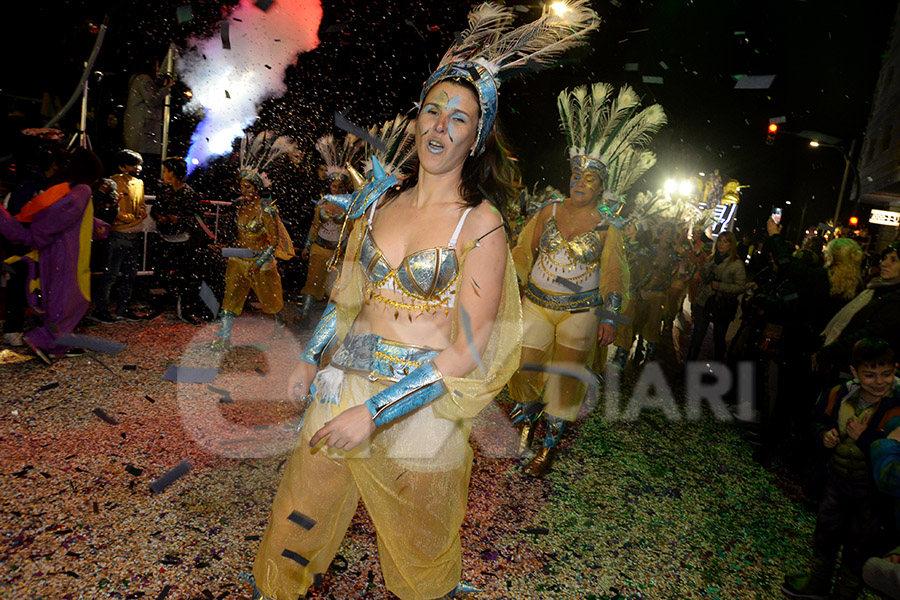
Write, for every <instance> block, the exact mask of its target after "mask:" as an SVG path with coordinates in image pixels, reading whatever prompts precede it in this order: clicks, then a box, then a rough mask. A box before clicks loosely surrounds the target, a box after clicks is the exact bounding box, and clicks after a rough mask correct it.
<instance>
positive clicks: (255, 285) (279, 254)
mask: <svg viewBox="0 0 900 600" xmlns="http://www.w3.org/2000/svg"><path fill="white" fill-rule="evenodd" d="M293 147H294V146H293V143H292V142H291V141H290V140H289V139H288V138H286V137H280V138H277V139H276V138H275V136H274V135H273V134H271V133H270V132H263V133H260V134H258V135H257V136H256V138H255V139H254V140H252V141H251V142H249V143H248V140H247V138H244V141H243V143H242V145H241V197H240V198H239V199H238V201H237V214H236V217H235V219H236V225H237V243H236V246H237V247H238V248H243V249H246V250H248V252H247V253H246V254H247V255H246V256H231V257H229V258H228V266H227V268H226V270H225V297H224V299H223V300H222V312H221V317H222V327H221V329H220V330H219V331H218V332H216V335H217V336H219V339H218V340H216V341H215V342H213V348H215V349H227V348H228V347H230V345H231V328H232V325H233V323H234V318H235V317H236V316H239V315H240V314H241V312H242V311H243V309H244V302H245V301H246V300H247V294H248V293H249V292H250V290H251V289H252V290H253V291H254V292H255V293H256V297H257V298H258V299H259V303H260V304H261V305H262V309H263V312H264V313H266V314H269V315H274V316H275V327H276V333H277V332H278V331H279V330H280V329H281V328H283V327H284V320H283V319H282V316H281V309H282V308H283V306H284V300H283V297H282V293H281V276H280V275H279V274H278V267H277V263H276V259H282V260H287V259H290V258H291V257H293V256H294V248H293V245H292V243H291V238H290V236H289V235H288V232H287V230H286V229H285V227H284V225H283V224H282V222H281V219H280V218H279V216H278V210H277V209H276V208H275V204H274V202H273V200H272V197H271V192H270V191H269V187H270V182H269V180H268V177H267V176H266V174H265V171H264V169H265V168H266V167H267V166H268V165H269V164H271V162H272V161H273V160H274V159H275V158H277V157H278V156H281V155H282V154H284V153H286V152H289V151H291V150H292V149H293Z"/></svg>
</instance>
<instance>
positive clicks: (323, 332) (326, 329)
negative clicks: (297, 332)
mask: <svg viewBox="0 0 900 600" xmlns="http://www.w3.org/2000/svg"><path fill="white" fill-rule="evenodd" d="M336 331H337V307H336V306H335V305H334V303H333V302H332V303H329V304H328V306H326V307H325V312H324V313H323V314H322V318H321V319H319V324H318V325H316V331H315V333H313V335H312V338H310V340H309V343H308V344H306V349H305V350H304V351H303V353H302V354H301V355H300V360H302V361H304V362H308V363H310V364H312V365H316V366H318V365H319V361H320V360H322V355H323V354H325V350H327V349H328V346H329V345H330V344H331V341H332V340H333V339H334V335H335V332H336Z"/></svg>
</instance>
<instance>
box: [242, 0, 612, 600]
mask: <svg viewBox="0 0 900 600" xmlns="http://www.w3.org/2000/svg"><path fill="white" fill-rule="evenodd" d="M569 7H570V8H571V10H570V11H569V12H567V13H566V16H567V18H566V19H565V20H563V19H561V18H560V17H557V16H556V13H552V12H549V10H547V11H545V12H544V14H543V16H542V17H541V18H540V20H539V21H538V22H536V23H532V24H529V25H526V26H523V27H522V28H518V29H515V30H510V29H511V28H510V22H511V21H512V18H513V15H514V13H513V12H512V9H511V8H507V7H501V6H497V5H494V4H491V3H483V4H481V5H479V7H478V8H476V9H475V10H474V11H473V12H472V13H471V14H470V15H469V28H468V29H467V30H466V31H465V32H463V33H462V34H461V36H460V39H459V41H458V42H457V43H456V44H455V45H454V46H453V47H452V48H451V49H450V51H449V52H448V53H447V54H446V55H445V57H444V59H443V60H442V61H441V64H440V65H439V67H438V69H437V71H435V72H434V73H433V74H432V75H431V77H430V78H429V79H428V81H427V83H426V84H425V86H424V89H423V92H422V96H421V98H420V110H419V115H418V118H417V120H416V124H415V136H416V149H417V152H418V159H419V166H418V172H417V173H416V174H415V175H413V176H412V177H409V178H407V179H405V180H404V181H403V182H402V183H401V184H400V187H399V189H392V188H394V186H395V184H396V182H397V181H398V180H397V178H396V176H390V177H388V176H387V175H386V174H384V173H381V172H380V169H379V168H378V167H376V168H375V175H376V179H375V181H374V182H373V183H370V184H369V185H368V186H366V187H365V188H363V189H362V190H360V191H358V192H357V194H355V195H354V203H353V204H352V205H351V207H350V209H349V210H348V217H349V218H350V219H353V218H357V222H356V223H355V226H354V229H353V232H352V234H351V237H350V242H349V244H348V247H347V255H346V258H345V260H344V263H343V269H342V273H341V278H340V280H339V283H338V286H337V288H336V289H337V291H336V292H335V294H334V296H333V302H332V303H331V304H329V306H328V307H327V309H326V312H325V315H324V316H323V318H322V320H321V321H320V322H319V325H318V327H317V328H316V331H315V334H314V336H313V339H312V340H311V342H310V344H309V345H308V346H307V348H306V350H305V351H304V353H303V355H302V361H301V362H300V364H299V366H298V368H297V369H296V370H295V372H294V373H293V375H292V376H291V378H290V382H289V386H290V388H289V393H290V394H291V396H293V397H295V398H302V397H304V396H305V395H306V393H307V390H308V389H309V388H310V382H311V381H312V380H313V378H314V377H315V381H314V382H313V386H312V387H313V392H312V395H313V398H312V400H311V402H310V404H309V406H308V408H307V411H306V413H305V415H304V423H303V427H302V430H301V434H300V442H299V445H298V447H297V449H296V450H295V451H294V454H293V455H292V457H291V459H290V460H289V461H288V464H287V466H286V467H285V475H284V478H283V480H282V482H281V485H280V486H279V489H278V493H277V495H276V497H275V503H274V507H273V514H272V520H271V522H270V524H269V527H268V529H267V531H266V533H265V535H264V537H263V540H262V545H261V548H260V551H259V554H258V555H257V558H256V563H255V565H254V576H255V580H256V585H257V586H258V588H259V590H260V591H261V594H262V595H264V596H265V597H266V598H272V599H275V600H288V599H291V600H293V599H294V598H296V597H297V596H298V595H303V594H304V593H305V592H306V591H307V589H308V588H309V587H310V585H311V584H312V583H313V581H314V577H315V575H316V574H320V573H323V572H324V571H325V570H326V569H327V568H328V565H329V564H330V562H331V560H332V558H333V556H334V554H335V552H336V551H337V549H338V546H339V545H340V543H341V540H342V538H343V536H344V532H345V531H346V529H347V526H348V524H349V523H350V519H351V518H352V516H353V514H354V512H355V511H356V507H357V503H358V501H359V499H360V498H362V499H363V501H364V502H365V506H366V509H367V511H368V512H369V514H370V515H371V517H372V521H373V522H374V523H375V529H376V531H377V535H378V548H379V551H378V554H379V559H380V561H381V567H382V572H383V574H384V580H385V584H386V586H387V589H388V590H389V591H391V592H392V593H394V594H395V595H397V596H398V597H399V598H401V599H402V600H413V599H414V600H426V599H434V598H450V597H453V596H455V595H456V594H457V593H458V591H460V590H461V589H463V588H461V587H460V576H461V568H462V556H461V545H460V536H459V529H460V525H461V523H462V519H463V516H464V513H465V509H466V496H467V488H468V482H469V473H470V469H471V464H472V451H471V449H470V447H469V445H468V443H467V440H468V436H469V433H470V431H471V427H472V418H473V417H474V416H475V415H477V414H478V412H479V411H481V409H482V408H484V406H485V405H486V404H487V403H488V402H489V401H490V400H491V399H492V398H493V397H494V395H495V394H497V393H498V392H499V391H500V389H502V387H503V385H504V384H505V383H506V380H507V379H508V378H509V376H511V375H512V373H513V372H514V371H515V368H516V366H517V365H518V357H519V348H520V343H521V305H520V303H519V298H518V292H517V288H516V278H515V269H514V266H513V263H512V260H511V258H510V254H509V250H508V245H507V240H506V237H505V236H504V226H503V217H502V216H501V214H500V212H499V210H498V208H499V207H498V206H495V205H493V203H494V202H496V203H498V204H501V203H503V202H506V201H508V200H510V199H511V198H510V194H509V192H508V185H507V182H508V181H509V180H510V179H511V177H510V173H508V172H505V170H504V169H502V168H500V167H499V165H500V164H501V158H502V157H501V156H499V154H498V152H499V150H498V141H497V136H498V134H497V132H496V126H495V123H494V121H495V117H496V114H497V86H498V85H499V82H500V81H502V80H503V78H504V76H505V75H507V74H511V73H512V72H515V71H516V70H517V69H518V70H521V67H523V66H524V65H525V64H526V62H527V61H529V60H531V61H538V62H539V63H543V62H546V61H549V60H552V59H554V58H555V57H557V56H558V55H559V53H560V52H561V51H562V50H565V49H566V48H568V47H571V46H573V45H576V44H580V43H583V41H584V40H585V39H586V36H585V34H586V32H588V31H590V30H592V29H594V28H595V27H596V17H595V15H594V13H593V11H591V10H590V9H589V8H588V3H587V2H582V1H576V2H572V3H571V4H570V5H569ZM536 26H539V27H540V28H541V29H540V31H541V32H542V35H541V36H534V35H529V31H531V32H532V33H533V30H531V29H526V28H528V27H536ZM500 51H504V53H503V54H499V52H500ZM510 52H511V54H510ZM507 69H511V70H512V71H508V70H507ZM482 190H483V191H482ZM330 350H333V356H332V358H331V361H330V364H329V366H328V367H326V368H325V369H323V370H321V371H318V374H316V372H317V370H318V368H319V365H321V364H322V356H323V354H324V353H325V352H326V351H330ZM298 523H299V525H298Z"/></svg>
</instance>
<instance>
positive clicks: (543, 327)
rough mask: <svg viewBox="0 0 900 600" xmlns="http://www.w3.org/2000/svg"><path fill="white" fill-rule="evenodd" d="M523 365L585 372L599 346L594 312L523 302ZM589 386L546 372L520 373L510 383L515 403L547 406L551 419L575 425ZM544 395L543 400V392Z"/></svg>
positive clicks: (598, 322) (528, 300)
mask: <svg viewBox="0 0 900 600" xmlns="http://www.w3.org/2000/svg"><path fill="white" fill-rule="evenodd" d="M522 326H523V330H524V336H523V339H522V362H521V364H523V365H524V364H528V363H537V364H540V365H549V364H553V365H559V366H563V367H568V368H571V369H583V368H584V367H585V365H586V364H587V362H588V360H589V359H590V357H591V356H592V352H593V351H594V348H595V346H596V345H597V330H598V328H599V326H600V317H598V316H597V315H596V314H594V311H593V310H586V311H584V312H576V313H571V312H567V311H563V310H554V309H552V308H544V307H543V306H539V305H537V304H535V303H534V302H532V301H531V300H530V299H528V298H525V299H523V301H522ZM586 390H587V384H586V383H585V382H584V381H582V380H580V379H576V378H574V377H569V376H565V375H559V374H556V373H546V372H544V371H533V370H528V371H523V370H521V369H520V370H519V371H517V372H516V374H515V375H513V377H512V379H510V381H509V392H510V396H512V398H513V400H515V401H516V402H535V401H537V400H538V399H539V398H540V399H541V400H540V401H541V402H544V403H545V404H546V406H545V407H544V412H545V413H547V414H549V415H550V416H553V417H557V418H560V419H565V420H566V421H574V420H575V419H576V418H577V417H578V411H579V409H580V408H581V401H582V400H583V399H584V393H585V391H586ZM542 391H543V397H542V396H541V392H542Z"/></svg>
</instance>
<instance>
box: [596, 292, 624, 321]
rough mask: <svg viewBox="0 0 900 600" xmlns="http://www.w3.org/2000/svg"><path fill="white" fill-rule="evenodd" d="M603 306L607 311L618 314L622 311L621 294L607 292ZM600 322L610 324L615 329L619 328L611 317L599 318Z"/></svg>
mask: <svg viewBox="0 0 900 600" xmlns="http://www.w3.org/2000/svg"><path fill="white" fill-rule="evenodd" d="M603 308H605V309H606V310H607V311H609V312H614V313H616V314H619V313H620V312H621V311H622V294H617V293H616V292H610V293H608V294H607V295H606V301H605V302H604V307H603ZM600 323H601V324H602V323H606V324H607V325H612V326H613V327H615V328H616V329H618V328H619V324H618V323H617V322H616V321H615V320H613V319H600Z"/></svg>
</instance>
